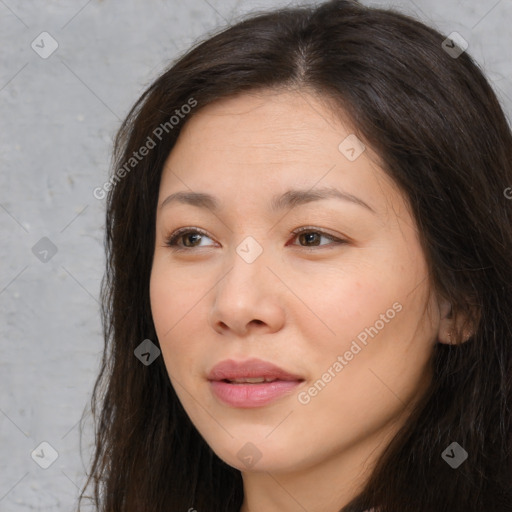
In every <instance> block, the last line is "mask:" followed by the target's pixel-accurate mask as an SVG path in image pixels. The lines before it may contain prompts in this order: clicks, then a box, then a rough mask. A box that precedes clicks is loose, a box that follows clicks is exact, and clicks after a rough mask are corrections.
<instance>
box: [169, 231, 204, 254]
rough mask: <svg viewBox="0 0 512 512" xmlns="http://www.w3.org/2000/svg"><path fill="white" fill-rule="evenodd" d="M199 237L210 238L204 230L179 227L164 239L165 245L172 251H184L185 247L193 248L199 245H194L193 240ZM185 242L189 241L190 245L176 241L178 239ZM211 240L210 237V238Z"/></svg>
mask: <svg viewBox="0 0 512 512" xmlns="http://www.w3.org/2000/svg"><path fill="white" fill-rule="evenodd" d="M199 237H207V238H210V237H209V236H208V235H207V233H206V232H205V231H203V230H202V229H197V228H194V229H192V228H181V229H178V230H177V231H175V232H174V233H172V234H171V235H170V236H169V237H168V238H167V239H166V240H165V245H166V246H168V247H170V248H171V249H172V250H173V251H186V250H187V249H194V248H195V247H200V246H198V245H194V241H196V242H197V240H198V238H199ZM182 238H183V240H184V241H185V242H186V241H188V242H190V241H191V240H192V242H191V244H192V245H182V244H180V243H178V241H179V240H180V239H182ZM210 240H211V239H210Z"/></svg>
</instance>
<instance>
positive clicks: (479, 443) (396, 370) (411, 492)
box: [86, 0, 512, 512]
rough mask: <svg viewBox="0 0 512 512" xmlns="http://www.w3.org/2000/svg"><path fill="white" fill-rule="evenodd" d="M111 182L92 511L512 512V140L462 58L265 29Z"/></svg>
mask: <svg viewBox="0 0 512 512" xmlns="http://www.w3.org/2000/svg"><path fill="white" fill-rule="evenodd" d="M115 162H116V164H115V170H114V173H113V175H112V179H111V182H110V184H109V187H108V188H109V189H110V190H109V195H108V209H107V221H106V249H107V256H108V267H107V273H106V276H105V280H104V286H103V301H104V318H103V320H104V326H105V339H106V346H105V353H104V358H103V366H102V370H101V374H100V376H99V377H98V381H97V383H96V386H95V390H94V400H93V412H94V414H95V415H96V410H97V404H96V401H97V400H99V399H100V398H101V400H102V405H101V410H100V414H99V424H98V430H97V438H96V453H95V458H94V461H93V466H92V472H91V476H90V479H89V481H90V480H91V479H92V480H93V481H94V483H95V504H96V507H97V509H98V510H101V511H109V512H110V511H121V510H122V511H123V512H132V511H133V512H135V511H147V510H151V511H162V512H163V511H171V510H172V511H181V510H183V511H186V510H188V511H190V512H191V511H192V510H196V511H198V512H202V511H205V512H206V511H208V512H215V511H219V512H220V511H233V512H238V511H241V512H260V511H266V512H269V511H270V512H272V511H277V510H280V511H282V510H290V511H296V510H307V511H309V512H317V511H318V512H320V511H322V512H329V511H332V512H334V511H343V512H362V511H365V510H369V509H372V508H373V509H374V510H376V511H379V512H398V511H400V512H405V511H407V512H408V511H415V512H427V511H428V512H439V511H445V510H446V511H450V512H454V511H464V512H470V511H475V512H476V511H479V512H481V511H484V510H485V511H488V510H493V511H494V512H496V511H506V510H512V492H511V486H512V477H511V475H512V465H511V461H512V453H511V452H512V445H511V442H512V439H511V433H512V424H511V423H512V414H511V394H512V319H511V314H510V312H511V311H512V260H511V257H510V256H511V254H512V231H511V229H510V226H511V223H512V203H511V201H510V200H509V199H507V194H506V193H504V191H505V190H507V188H509V187H510V186H511V184H512V137H511V132H510V128H509V126H508V124H507V121H506V119H505V116H504V113H503V111H502V109H501V107H500V105H499V103H498V101H497V99H496V97H495V95H494V93H493V91H492V89H491V88H490V86H489V85H488V83H487V81H486V80H485V78H484V77H483V75H482V73H481V72H480V71H479V69H478V68H477V66H476V65H475V64H474V62H473V61H472V60H471V58H470V57H469V56H468V54H467V52H465V51H464V48H463V45H461V44H460V42H457V40H456V39H455V38H452V39H450V38H446V37H445V36H442V35H441V34H439V33H438V32H436V31H435V30H433V29H431V28H428V27H426V26H425V25H423V24H421V23H419V22H418V21H415V20H413V19H411V18H409V17H407V16H405V15H402V14H398V13H395V12H392V11H388V10H381V9H376V8H367V7H364V6H362V5H359V4H358V3H357V2H354V1H348V0H334V1H330V2H326V3H324V4H322V5H319V6H317V7H303V8H289V9H282V10H278V11H274V12H270V13H267V14H262V15H258V16H252V17H251V18H248V19H246V20H245V21H243V22H240V23H238V24H236V25H234V26H232V27H230V28H227V29H225V30H223V31H222V32H220V33H219V34H217V35H216V36H214V37H211V38H210V39H208V40H206V41H204V42H203V43H201V44H198V45H197V46H196V47H194V48H193V49H191V50H190V51H189V52H188V53H187V54H186V55H184V56H183V57H182V58H180V59H179V60H178V61H177V62H176V63H175V64H174V65H173V66H172V67H171V68H170V69H169V70H168V71H166V72H165V73H164V74H163V75H162V76H161V77H159V78H158V79H157V80H156V81H155V82H154V83H153V84H152V85H151V87H149V89H148V90H147V91H146V92H145V93H144V94H143V95H142V97H141V98H140V99H139V101H138V102H137V103H136V105H135V106H134V108H133V109H132V111H131V112H130V114H129V115H128V118H127V119H126V120H125V122H124V123H123V125H122V127H121V129H120V132H119V134H118V137H117V140H116V146H115ZM322 238H323V239H324V242H322ZM326 242H327V243H326ZM89 481H88V483H89ZM88 483H87V484H88ZM87 484H86V485H87Z"/></svg>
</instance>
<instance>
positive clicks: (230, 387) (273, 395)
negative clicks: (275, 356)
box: [207, 359, 304, 408]
mask: <svg viewBox="0 0 512 512" xmlns="http://www.w3.org/2000/svg"><path fill="white" fill-rule="evenodd" d="M255 377H265V378H267V379H278V380H275V381H274V382H265V383H258V384H236V383H231V382H226V381H227V380H233V379H243V378H255ZM207 378H208V380H209V381H210V386H211V389H212V392H213V393H214V394H215V396H216V397H217V398H219V399H220V400H221V401H223V402H224V403H227V404H228V405H231V406H233V407H241V408H251V407H261V406H263V405H266V404H267V403H269V402H271V401H273V400H275V399H277V398H279V397H281V396H283V395H285V394H289V393H290V392H291V391H292V390H294V389H295V388H296V387H297V386H299V385H300V384H301V383H302V382H303V381H304V379H303V378H302V377H300V376H298V375H294V374H292V373H289V372H287V371H285V370H283V369H282V368H279V367H278V366H276V365H274V364H272V363H268V362H266V361H262V360H261V359H249V360H247V361H240V362H237V361H233V360H232V359H228V360H226V361H222V362H221V363H219V364H217V365H215V366H214V367H213V368H212V369H211V370H210V373H209V374H208V377H207Z"/></svg>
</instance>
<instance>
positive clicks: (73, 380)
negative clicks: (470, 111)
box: [0, 0, 512, 512]
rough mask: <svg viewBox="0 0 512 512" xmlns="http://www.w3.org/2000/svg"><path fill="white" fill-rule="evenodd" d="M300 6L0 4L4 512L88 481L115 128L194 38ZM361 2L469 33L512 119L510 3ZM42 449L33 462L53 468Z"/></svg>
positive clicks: (69, 503) (62, 504) (71, 496)
mask: <svg viewBox="0 0 512 512" xmlns="http://www.w3.org/2000/svg"><path fill="white" fill-rule="evenodd" d="M293 3H298V2H284V1H270V0H266V1H248V0H238V1H237V0H208V1H207V0H188V1H186V2H185V1H181V2H178V1H177V0H147V1H144V2H143V1H142V0H125V1H121V0H90V1H87V0H83V1H52V2H49V1H46V2H41V1H40V2H36V1H30V0H23V1H19V2H16V1H14V0H0V48H1V50H0V51H1V63H2V65H1V69H0V108H1V111H0V120H1V124H2V126H1V128H0V130H1V131H0V133H1V138H0V158H1V171H0V236H1V246H0V312H1V313H0V314H1V323H0V343H1V346H0V350H1V355H0V378H1V388H0V510H1V511H8V512H10V511H22V510H45V511H70V510H74V508H75V504H76V499H77V496H78V493H79V488H81V486H82V485H83V483H84V482H85V473H86V468H88V462H89V457H90V456H91V454H92V424H91V421H90V414H87V416H86V417H87V418H88V421H87V423H86V429H85V431H84V435H83V439H82V446H80V429H79V425H78V422H79V420H80V417H81V415H82V413H83V412H84V411H85V412H86V413H87V412H88V411H89V400H90V396H91V392H92V386H93V384H94V381H95V378H96V375H97V372H98V368H99V366H98V365H99V362H100V356H101V351H102V347H103V339H102V333H101V324H100V317H99V303H98V294H99V289H100V281H101V278H102V275H103V266H104V254H103V226H104V207H105V204H104V200H98V199H96V198H95V197H94V196H93V193H92V191H93V189H94V188H95V187H98V186H102V185H103V183H104V182H105V181H106V179H107V177H108V172H109V164H110V151H111V145H112V138H113V136H114V134H115V131H116V129H117V128H118V126H119V124H120V121H121V119H122V118H123V117H124V116H125V115H126V114H127V112H128V110H129V108H130V107H131V105H132V104H133V103H134V101H135V100H136V99H137V98H138V96H139V95H140V94H141V93H142V91H143V90H144V89H145V87H146V86H148V85H149V84H150V83H151V81H152V80H154V79H155V78H156V77H157V76H158V74H159V73H160V72H161V71H162V70H163V68H164V67H165V66H167V64H168V63H169V62H170V61H171V60H173V59H174V58H175V57H176V56H178V55H179V54H181V53H183V52H184V51H185V50H186V49H187V48H188V47H190V45H192V44H193V43H194V42H195V41H197V40H198V39H200V38H202V37H203V36H205V35H206V34H208V33H211V32H212V31H215V30H216V29H217V27H219V26H220V25H222V24H225V23H226V22H232V21H233V20H236V19H238V18H239V17H240V16H242V15H243V14H245V13H248V12H252V11H255V10H258V9H262V8H270V7H274V6H278V5H279V6H283V5H286V4H293ZM363 3H364V4H366V5H382V6H394V7H397V8H398V9H399V10H402V11H404V12H406V13H408V14H412V15H414V16H416V17H417V18H419V19H421V20H422V21H424V22H426V23H428V24H430V25H431V26H434V27H435V28H437V29H438V30H440V31H441V32H442V33H444V34H446V35H447V34H450V33H451V32H453V31H457V32H459V33H460V34H461V35H462V36H463V37H464V38H465V39H466V40H467V41H468V42H469V48H468V52H469V53H470V54H471V55H472V56H473V57H475V59H476V60H477V62H478V63H479V64H480V65H481V67H482V68H483V69H484V71H485V73H486V75H487V77H488V78H489V79H490V81H491V83H492V85H493V87H494V88H495V90H496V91H497V93H498V95H499V97H500V99H501V100H502V104H503V105H504V107H505V109H506V111H507V113H508V114H510V113H511V112H512V100H511V98H512V75H511V72H512V62H511V51H510V49H511V48H512V33H511V30H510V25H511V22H512V1H511V0H501V1H497V0H471V1H464V2H462V1H459V0H427V1H421V0H415V1H414V2H413V1H411V0H402V1H400V2H398V1H396V2H394V3H391V2H384V1H379V2H369V1H363ZM42 32H48V33H49V34H50V35H51V36H52V37H53V38H54V39H55V40H56V41H57V43H58V48H57V50H56V51H55V52H54V53H53V54H52V55H51V56H49V57H47V58H42V57H41V56H40V55H39V54H38V53H36V51H34V50H33V49H32V47H31V44H32V41H35V43H34V44H39V48H38V50H39V51H40V52H43V51H48V50H49V49H50V48H51V46H50V40H49V39H45V40H44V41H45V42H44V48H43V43H41V38H42V37H47V36H40V34H41V33H42ZM36 48H37V47H36ZM509 118H510V116H509ZM511 185H512V184H511ZM43 237H47V238H48V239H49V240H50V241H51V244H53V245H52V246H50V245H45V244H48V242H47V241H42V242H41V241H40V240H41V239H42V238H43ZM36 244H38V245H36ZM34 246H36V247H35V249H33V247H34ZM52 247H53V248H54V249H53V250H55V248H56V250H57V252H56V253H55V254H52ZM44 251H47V252H44ZM87 425H88V427H87ZM43 441H46V442H47V443H49V444H50V445H51V446H52V447H53V448H54V449H55V450H56V452H57V453H58V458H57V459H56V460H55V461H54V462H53V463H52V464H51V465H50V466H49V467H48V468H47V469H43V468H42V467H40V466H39V465H38V464H36V462H35V461H34V460H33V459H32V457H31V454H32V452H33V450H34V449H36V448H37V447H38V446H39V444H40V443H41V442H43ZM42 449H43V452H42V451H41V448H38V449H37V450H36V452H35V455H34V458H35V459H36V460H38V461H42V462H44V461H49V462H51V458H50V457H51V453H50V452H49V450H48V448H45V447H44V446H43V447H42ZM44 450H46V452H45V453H44ZM43 453H44V455H43ZM38 455H39V458H38Z"/></svg>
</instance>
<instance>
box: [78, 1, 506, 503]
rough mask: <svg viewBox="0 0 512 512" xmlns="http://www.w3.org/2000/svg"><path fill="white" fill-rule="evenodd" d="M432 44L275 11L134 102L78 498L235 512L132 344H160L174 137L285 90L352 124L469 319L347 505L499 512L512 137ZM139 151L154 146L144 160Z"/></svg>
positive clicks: (428, 33) (223, 484) (108, 243)
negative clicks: (155, 282) (163, 231)
mask: <svg viewBox="0 0 512 512" xmlns="http://www.w3.org/2000/svg"><path fill="white" fill-rule="evenodd" d="M445 38H446V36H444V35H442V34H440V33H439V32H437V31H436V30H433V29H432V28H429V27H427V26H425V25H424V24H422V23H420V22H418V21H416V20H414V19H412V18H410V17H408V16H406V15H403V14H400V13H397V12H393V11H391V10H383V9H377V8H368V7H364V6H362V5H360V4H358V3H357V2H355V1H349V0H333V1H329V2H325V3H323V4H321V5H319V6H308V7H296V8H286V9H281V10H275V11H272V12H268V13H262V14H256V15H252V16H250V17H249V18H247V19H245V20H243V21H241V22H239V23H237V24H235V25H233V26H231V27H228V28H226V29H223V30H222V31H221V32H219V33H217V34H216V35H214V36H212V37H210V38H209V39H208V40H206V41H204V42H202V43H199V44H197V45H196V46H195V47H194V48H192V49H191V50H190V51H189V52H187V53H186V54H185V55H184V56H182V57H181V58H180V59H179V60H177V62H175V63H174V64H173V65H172V66H171V67H170V68H169V69H168V70H167V71H165V73H163V74H162V75H161V76H160V77H159V78H158V79H157V80H156V81H155V82H154V83H153V84H152V85H151V86H150V87H149V88H148V89H147V90H146V91H145V92H144V94H143V95H142V96H141V98H140V99H139V100H138V101H137V102H136V104H135V105H134V107H133V108H132V110H131V111H130V113H129V115H128V116H127V118H126V120H125V121H124V122H123V124H122V126H121V128H120V130H119V133H118V135H117V138H116V142H115V148H114V165H113V174H112V180H111V183H110V184H109V186H108V187H105V190H107V189H109V190H108V196H107V199H106V200H107V213H106V237H105V249H106V254H107V268H106V273H105V276H104V280H103V284H102V300H103V318H102V320H103V325H104V333H105V349H104V354H103V360H102V366H101V371H100V374H99V376H98V379H97V382H96V385H95V387H94V393H93V398H92V402H91V404H92V411H93V416H94V418H95V419H96V420H97V425H96V439H95V441H96V451H95V454H94V458H93V459H94V460H93V461H92V468H91V472H90V475H89V478H88V480H87V482H86V484H85V488H84V490H83V491H82V494H81V497H80V498H81V499H80V502H81V500H82V499H83V497H84V493H85V490H86V488H87V487H88V485H89V483H90V482H91V481H92V482H93V483H94V496H92V497H90V499H92V500H93V502H94V504H95V507H96V508H97V510H99V511H101V512H121V511H122V512H146V511H148V510H151V511H152V512H170V511H187V510H189V509H190V508H193V509H195V510H197V511H199V512H221V511H222V512H238V511H239V509H240V506H241V503H242V500H243V486H242V479H241V474H240V472H239V471H238V470H236V469H234V468H232V467H230V466H228V465H227V464H225V463H224V462H223V461H222V460H220V459H219V458H218V457H217V456H216V455H215V454H214V453H213V451H212V450H211V449H210V447H209V446H208V445H207V444H206V442H205V441H204V440H203V438H202V437H201V436H200V435H199V433H198V432H197V430H196V429H195V427H194V426H193V424H192V423H191V421H190V420H189V418H188V416H187V414H186V413H185V411H184V409H183V407H182V406H181V404H180V402H179V400H178V398H177V396H176V394H175V392H174V389H173V387H172V385H171V383H170V380H169V377H168V374H167V371H166V368H165V365H164V362H163V358H162V357H159V358H157V359H156V360H155V361H154V362H153V363H152V364H151V365H147V366H146V365H144V364H141V361H140V360H139V359H138V358H137V357H135V355H134V350H135V349H136V348H137V347H138V346H139V345H140V344H141V342H142V341H143V340H145V339H150V340H152V342H153V343H154V344H156V345H157V346H158V339H157V336H156V333H155V327H154V325H153V321H152V315H151V308H150V301H149V278H150V272H151V265H152V258H153V251H154V244H155V214H156V205H157V198H158V191H159V183H160V175H161V171H162V167H163V164H164V161H165V160H166V158H167V157H168V155H169V153H170V151H171V150H172V148H173V146H174V144H175V143H176V140H177V138H178V136H179V133H180V131H181V129H182V128H183V126H184V125H185V123H186V122H187V120H188V119H190V117H191V116H193V115H195V114H196V113H197V112H198V111H200V109H201V108H202V107H203V106H205V105H207V104H209V103H211V102H212V101H215V100H217V99H221V98H226V97H229V96H232V95H235V94H240V93H243V92H246V91H250V90H256V89H261V88H288V89H294V90H299V91H301V90H302V91H305V90H310V91H314V92H315V93H316V94H318V95H320V97H323V98H325V99H328V100H329V101H330V104H332V105H333V108H335V109H336V108H338V109H339V112H340V113H343V114H344V115H345V114H348V116H349V118H350V119H351V121H352V123H353V126H354V127H355V128H356V129H357V134H358V137H359V138H360V139H362V140H363V141H364V142H365V143H366V144H368V145H370V146H371V147H373V148H374V149H375V150H376V151H377V153H378V154H379V155H380V156H381V158H382V161H383V162H384V164H385V170H386V172H387V173H388V174H389V176H390V177H391V178H392V179H393V180H394V181H395V182H396V183H397V184H398V185H399V186H400V188H401V190H402V191H403V193H404V196H405V197H407V199H408V200H409V203H410V205H411V208H412V212H413V214H414V217H415V221H416V223H417V226H418V231H419V236H420V238H421V242H422V244H423V247H424V251H425V257H426V258H427V261H428V264H429V269H430V277H431V280H432V286H434V287H435V289H436V291H437V292H438V293H439V294H441V295H443V296H444V297H446V298H447V299H449V300H450V302H451V303H452V314H453V315H454V317H457V315H460V314H463V313H464V314H470V315H472V316H471V318H472V319H473V321H474V331H473V335H472V337H471V338H470V340H469V341H467V342H465V343H455V344H453V345H446V344H441V343H438V344H437V345H436V346H435V348H434V351H433V354H432V368H433V379H432V382H431V385H430V388H429V390H428V392H427V394H426V396H425V398H424V400H423V401H422V402H421V403H420V404H419V405H418V406H417V408H416V410H415V411H414V412H413V413H412V414H411V416H410V418H409V420H408V422H407V423H406V424H405V426H404V427H403V428H402V429H401V430H400V431H399V432H398V433H397V435H396V436H395V438H394V439H393V441H392V442H391V443H390V444H389V446H388V447H387V449H386V450H385V452H384V453H383V455H382V457H381V458H380V460H379V461H378V464H377V466H376V468H375V470H374V471H373V473H372V475H371V478H370V479H369V481H368V483H367V485H366V487H365V488H364V490H363V491H362V492H361V493H360V495H359V496H357V497H356V498H355V499H354V500H353V501H352V502H351V503H350V504H348V505H347V506H345V507H344V508H343V511H344V512H360V511H362V510H364V509H366V508H371V507H373V506H375V507H377V506H378V507H379V510H380V511H381V512H404V511H405V512H411V511H415V512H439V511H445V510H449V511H450V512H459V511H460V512H462V511H464V512H477V511H478V512H481V511H483V510H485V511H487V510H488V511H491V510H492V511H493V512H497V511H506V510H507V511H508V510H512V491H511V487H512V476H511V475H512V227H511V226H512V201H511V200H510V199H508V198H507V194H506V193H504V191H505V190H506V189H507V188H508V187H511V186H512V135H511V130H510V127H509V125H508V123H507V120H506V118H505V115H504V113H503V110H502V108H501V107H500V104H499V102H498V100H497V98H496V96H495V94H494V92H493V90H492V88H491V87H490V85H489V84H488V82H487V81H486V79H485V78H484V76H483V74H482V72H481V71H480V70H479V68H478V67H477V65H476V64H475V63H474V61H473V60H472V59H471V57H470V56H469V55H468V54H467V52H462V53H461V54H460V55H457V56H456V55H454V53H453V52H449V51H448V48H451V47H453V42H450V44H448V48H447V45H446V44H443V41H444V40H445ZM184 105H188V106H189V107H190V108H184ZM177 111H178V112H177ZM172 116H177V117H175V119H174V120H172V119H171V117H172ZM178 117H179V121H176V119H177V118H178ZM150 139H151V142H149V141H150ZM143 146H145V147H147V148H149V146H152V147H151V148H149V150H148V151H147V152H144V153H146V154H145V156H143V157H142V156H141V153H142V152H141V151H140V148H141V147H143ZM134 153H137V155H138V156H140V158H139V157H135V156H134ZM132 158H133V159H135V160H130V159H132ZM122 169H124V171H122ZM509 190H510V189H509ZM456 339H457V341H461V339H462V333H457V336H456ZM98 410H99V412H98ZM453 442H457V443H458V444H459V445H461V446H462V447H463V448H464V449H465V450H466V452H467V453H468V460H467V461H466V463H464V464H462V465H461V466H460V467H458V468H457V469H453V468H451V467H450V466H449V465H448V464H447V463H446V462H445V461H444V460H443V458H442V457H441V454H442V453H443V451H444V450H445V449H446V448H447V447H448V446H449V445H451V443H453Z"/></svg>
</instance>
